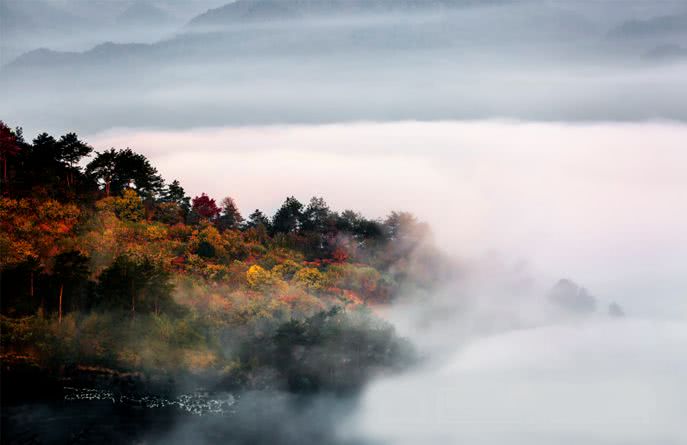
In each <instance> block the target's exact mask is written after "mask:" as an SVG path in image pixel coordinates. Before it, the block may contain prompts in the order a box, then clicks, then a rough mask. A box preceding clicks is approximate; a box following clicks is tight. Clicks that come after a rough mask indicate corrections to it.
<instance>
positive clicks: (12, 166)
mask: <svg viewBox="0 0 687 445" xmlns="http://www.w3.org/2000/svg"><path fill="white" fill-rule="evenodd" d="M0 137H1V139H0V142H1V145H0V147H1V155H2V158H1V160H2V168H3V175H2V187H1V190H2V198H0V277H1V283H0V290H1V292H2V299H1V302H2V314H3V318H2V320H3V327H2V328H3V329H2V330H3V333H2V334H3V353H6V352H8V351H10V352H12V351H13V352H22V353H26V352H27V351H33V352H32V354H34V355H37V357H38V359H40V360H43V361H44V362H51V363H61V362H64V361H69V362H86V363H100V364H107V365H108V366H116V367H124V368H127V369H139V368H141V367H143V368H152V369H157V368H174V367H179V366H180V367H184V368H187V369H195V368H201V369H215V370H218V369H224V370H225V371H226V370H229V371H227V372H229V373H230V374H232V375H233V376H234V378H238V377H236V376H237V375H240V376H241V379H242V381H253V380H252V379H254V377H251V376H252V373H253V372H257V370H258V369H263V368H264V367H274V366H277V365H276V361H278V360H276V359H275V358H274V357H277V356H281V355H280V354H283V350H282V349H280V348H283V347H284V344H283V342H284V341H285V340H284V339H285V338H288V339H289V340H288V342H287V343H289V344H290V346H289V347H293V348H301V347H302V346H303V345H302V344H301V343H303V342H305V343H307V344H309V345H311V346H312V348H313V349H312V350H313V354H320V355H317V357H319V358H317V357H315V356H311V357H307V356H303V357H302V358H301V359H299V361H298V363H292V364H290V365H289V366H288V368H289V369H291V370H292V371H293V369H297V370H302V371H303V372H305V373H306V374H308V375H311V374H312V373H313V372H314V371H313V370H314V369H315V368H316V367H317V366H316V364H317V363H319V359H320V358H322V359H323V357H330V355H327V354H325V355H322V351H321V348H320V346H317V347H316V344H317V342H318V341H323V342H330V341H334V339H335V338H338V340H344V343H345V345H343V346H342V345H340V344H338V343H337V344H336V345H335V343H336V342H335V343H331V344H332V345H333V346H332V347H334V348H335V349H336V350H337V351H339V352H338V353H337V354H339V356H338V357H339V358H341V355H343V356H345V355H347V354H349V353H350V354H354V353H355V354H357V355H355V356H354V355H350V356H349V357H348V360H349V361H350V362H351V363H354V362H356V361H360V362H364V361H365V360H366V359H365V357H367V359H369V360H370V361H371V362H370V363H372V362H374V363H376V365H379V366H382V365H383V363H382V362H384V363H386V362H388V361H389V360H391V361H393V360H392V359H391V358H389V356H388V354H390V353H391V352H390V351H396V350H397V349H398V348H397V347H396V346H393V345H394V344H396V340H395V338H394V336H393V335H392V332H393V331H389V328H388V326H385V325H384V324H383V323H381V324H380V323H378V322H376V321H374V319H375V317H374V316H373V315H372V313H370V312H369V311H368V310H367V309H366V307H367V306H368V305H370V304H384V303H386V302H388V301H390V300H391V299H393V298H394V296H395V295H396V294H397V293H398V291H399V289H401V288H403V289H407V290H414V291H417V292H419V293H421V292H422V291H427V290H428V289H430V288H431V286H432V285H433V284H434V282H435V281H436V280H438V279H440V278H441V277H442V276H443V274H445V273H446V272H445V271H446V265H445V264H444V262H443V261H442V258H441V256H440V255H438V254H437V252H436V250H435V249H434V248H433V247H432V246H431V243H428V242H427V241H428V235H429V231H428V228H427V227H426V225H425V224H423V223H420V222H419V221H417V219H416V218H415V217H414V216H412V215H411V214H409V213H405V212H393V213H391V214H390V215H389V216H388V217H387V218H386V219H384V220H373V219H368V218H365V217H363V216H362V215H360V214H359V213H357V212H354V211H351V210H346V211H343V212H337V211H334V210H332V209H330V208H329V206H328V205H327V203H326V202H325V201H324V199H322V198H319V197H313V198H312V199H310V201H308V202H307V203H302V202H300V201H299V200H297V199H296V198H295V197H288V198H286V199H285V201H284V203H283V204H282V205H281V207H280V208H279V209H277V211H276V212H275V213H274V214H273V215H271V216H268V215H267V214H265V213H264V212H263V211H261V210H259V209H256V210H255V211H253V212H252V213H251V214H250V215H248V216H247V217H245V218H244V216H243V215H241V213H240V211H239V209H238V207H237V205H236V203H235V201H234V199H232V198H231V197H230V196H227V197H224V198H223V199H221V200H220V201H219V202H218V201H217V200H216V199H215V198H213V197H210V196H208V195H206V194H204V193H203V194H200V195H199V196H195V197H193V198H191V197H190V196H188V195H187V194H186V192H185V190H184V188H183V187H182V185H181V184H180V183H179V181H177V180H173V181H171V182H166V181H165V180H164V179H163V178H162V177H161V176H160V175H159V173H158V171H157V169H156V168H155V167H154V166H153V165H152V164H151V162H150V161H149V160H148V159H147V158H146V157H145V156H143V155H141V154H139V153H136V152H134V151H133V150H131V149H129V148H126V149H119V150H118V149H114V148H112V149H109V150H106V151H103V152H96V151H95V150H94V149H93V148H92V147H91V146H89V145H88V144H87V143H86V142H85V141H82V140H81V139H80V138H79V137H78V136H77V135H76V134H73V133H69V134H66V135H64V136H61V137H53V136H51V135H48V134H46V133H43V134H40V135H38V136H37V137H36V138H35V139H34V140H33V141H31V142H27V141H26V140H25V139H24V137H23V134H22V131H21V129H20V128H17V129H11V128H9V127H8V126H7V125H5V124H4V123H0ZM335 308H340V310H341V311H342V312H341V313H337V315H336V316H335V313H330V311H332V310H334V309H335ZM361 311H362V312H361ZM354 312H355V313H358V315H356V317H362V319H364V320H367V321H366V322H364V323H362V324H360V323H358V324H357V326H359V327H358V328H355V329H357V330H358V331H360V329H361V328H360V326H363V327H364V329H362V331H360V332H359V333H358V334H354V331H355V329H353V328H351V329H353V331H351V332H350V335H348V336H347V335H344V336H338V334H337V335H334V336H331V335H324V334H322V335H320V334H316V335H315V334H314V333H313V332H315V331H313V330H312V329H314V328H306V327H307V326H315V325H312V323H313V322H314V321H313V320H320V319H319V318H317V317H318V316H319V317H324V318H321V320H343V321H340V322H337V326H339V325H340V326H339V327H338V328H336V329H340V328H341V326H353V325H354V324H355V323H354V324H351V323H350V319H349V318H348V317H349V315H346V314H352V313H354ZM318 314H320V315H318ZM322 314H330V315H328V316H324V315H322ZM361 314H363V315H361ZM313 317H315V318H313ZM123 320H128V323H129V324H124V325H122V324H121V323H122V321H123ZM346 320H348V321H346ZM299 323H300V324H299ZM303 323H304V324H303ZM123 326H126V328H125V327H123ZM317 326H322V325H321V324H318V325H317ZM304 329H305V330H304ZM317 329H319V330H318V331H317V332H325V331H321V329H320V328H317ZM332 329H334V326H332ZM336 329H334V331H332V332H335V331H336ZM306 331H307V332H309V334H308V333H307V332H306ZM327 332H330V330H327ZM132 333H135V334H132ZM304 335H305V336H306V337H307V339H306V337H304ZM311 335H315V336H314V337H310V336H311ZM113 336H114V337H113ZM285 336H286V337H285ZM265 339H269V341H267V342H266V340H265ZM317 339H319V340H317ZM355 339H357V340H355ZM372 339H374V341H373V340H372ZM358 341H361V342H363V343H366V342H367V344H363V345H361V344H356V343H351V342H358ZM370 342H372V343H370ZM379 342H381V343H379ZM258 343H262V344H264V345H269V344H273V345H280V346H274V348H276V349H274V350H273V351H272V352H269V351H268V350H271V349H270V348H271V347H270V348H268V347H267V346H265V348H267V349H264V350H257V349H255V348H252V349H250V348H249V349H246V348H247V345H254V344H258ZM375 344H376V345H377V346H374V345H375ZM299 345H300V346H299ZM361 348H362V349H361ZM365 348H368V350H369V351H372V350H373V349H375V350H379V351H380V352H379V354H373V355H372V356H368V355H365V354H363V356H361V355H360V351H364V350H366V349H365ZM389 348H391V349H389ZM287 349H288V348H287ZM306 349H307V348H306ZM38 350H40V351H43V352H41V353H37V352H36V351H38ZM247 350H248V351H252V352H251V354H248V355H249V356H250V357H249V356H248V355H247V354H246V351H247ZM399 350H400V349H399ZM241 351H242V352H241ZM279 351H281V352H279ZM315 351H319V352H315ZM356 351H357V352H356ZM275 354H276V355H275ZM394 354H395V353H394ZM394 354H392V355H393V356H394V357H395V355H394ZM332 357H333V356H332ZM373 357H374V358H373ZM327 360H329V359H327ZM337 360H338V359H337ZM380 360H381V361H380ZM376 365H375V366H376ZM332 366H333V365H332ZM287 371H288V370H287ZM287 371H285V372H287ZM289 372H291V371H288V372H287V374H288V373H289ZM332 372H334V371H332ZM351 372H352V373H353V374H356V373H357V371H354V370H352V371H351ZM237 373H238V374H237ZM296 374H297V375H296V376H295V377H294V376H287V377H284V378H285V379H286V380H288V381H289V382H290V383H289V385H290V386H291V385H292V384H293V385H295V386H296V387H299V388H300V387H304V386H303V385H305V386H308V385H315V383H313V382H314V380H313V379H315V377H312V375H311V377H312V378H311V379H310V380H308V382H310V383H304V382H300V383H298V379H299V378H301V377H303V375H302V373H301V372H300V371H299V372H297V373H296ZM335 374H336V373H335ZM364 374H365V372H362V371H361V373H360V375H364ZM289 375H290V374H289ZM337 375H338V374H337ZM356 375H357V374H356ZM323 378H324V377H322V376H320V377H317V378H316V379H315V380H318V381H319V380H322V379H323ZM294 379H296V380H294ZM325 380H326V379H325ZM354 380H355V379H354ZM294 382H295V383H294Z"/></svg>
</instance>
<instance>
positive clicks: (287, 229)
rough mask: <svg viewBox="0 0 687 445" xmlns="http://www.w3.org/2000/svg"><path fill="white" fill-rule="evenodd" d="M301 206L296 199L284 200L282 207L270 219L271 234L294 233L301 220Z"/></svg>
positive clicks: (291, 197)
mask: <svg viewBox="0 0 687 445" xmlns="http://www.w3.org/2000/svg"><path fill="white" fill-rule="evenodd" d="M302 212H303V204H301V203H300V201H298V200H297V199H296V198H294V197H293V196H290V197H288V198H286V200H285V201H284V203H283V204H282V206H281V207H280V208H279V210H277V213H275V214H274V218H272V232H273V233H295V232H297V231H298V229H299V225H300V224H299V223H300V221H301V219H302Z"/></svg>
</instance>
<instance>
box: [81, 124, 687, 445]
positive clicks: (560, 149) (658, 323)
mask: <svg viewBox="0 0 687 445" xmlns="http://www.w3.org/2000/svg"><path fill="white" fill-rule="evenodd" d="M685 131H686V130H685V127H684V125H682V124H678V123H643V124H618V123H604V124H584V125H570V124H560V123H555V124H553V123H552V124H543V123H528V122H503V121H473V122H441V123H418V122H403V123H389V124H375V123H359V124H351V125H346V124H339V125H327V126H280V127H244V128H238V129H237V128H215V129H196V130H194V131H192V132H185V131H177V132H168V131H136V130H117V131H110V132H106V133H101V134H98V135H96V136H94V137H92V138H90V140H91V141H93V142H94V144H95V145H96V147H97V148H98V149H102V148H105V147H109V146H111V145H114V146H121V145H122V144H124V142H126V143H127V144H129V145H131V146H133V147H135V148H136V149H138V150H141V151H143V152H144V153H146V155H148V156H150V157H151V158H152V159H154V160H155V162H156V164H157V165H159V166H160V169H161V171H162V172H164V174H165V175H166V176H170V177H174V176H179V177H181V178H183V179H184V182H185V183H186V184H188V185H189V189H190V190H191V191H192V192H193V193H199V192H201V191H206V192H209V193H210V194H217V195H221V194H223V193H228V192H230V193H232V194H233V196H235V197H236V199H237V201H238V203H239V205H240V207H241V208H242V210H244V211H250V210H252V209H253V208H255V207H260V208H264V209H268V210H270V211H271V210H272V209H273V208H276V207H277V206H278V204H279V198H278V196H280V195H279V192H280V191H281V190H283V189H284V187H285V184H288V189H289V190H290V191H293V192H294V193H295V194H296V196H307V195H308V194H312V193H317V194H322V195H324V196H327V197H328V200H329V201H330V202H331V203H332V204H333V205H334V206H335V207H337V208H346V207H348V206H357V208H360V209H362V210H363V211H364V212H365V213H367V214H370V215H372V216H374V215H379V216H382V215H384V214H385V213H386V212H387V211H388V210H390V209H394V208H404V209H410V210H412V211H414V212H416V213H417V214H418V216H419V217H420V218H421V219H423V220H426V221H428V222H429V223H430V224H431V226H432V228H433V232H434V241H435V242H436V243H437V244H438V245H439V246H440V248H441V249H442V250H444V251H445V252H446V253H447V254H448V255H449V256H450V257H452V258H453V261H454V262H455V263H454V264H455V272H456V273H455V278H454V279H452V280H450V281H449V282H447V283H444V285H442V286H441V287H440V288H439V289H437V290H436V291H435V292H433V293H432V294H430V295H427V294H426V293H417V292H415V290H414V289H412V288H409V289H408V290H407V292H404V294H403V295H402V296H401V297H400V298H398V299H397V300H396V301H395V303H394V304H393V305H392V306H391V307H390V308H386V309H380V314H381V315H382V316H383V317H384V318H386V319H388V320H390V321H391V322H392V323H393V324H394V325H395V327H396V329H397V331H398V333H399V334H400V335H401V336H405V337H407V338H409V339H410V340H411V342H412V343H413V344H414V345H415V347H416V348H417V350H418V351H419V352H420V354H421V356H422V361H421V363H420V364H419V365H418V366H417V367H415V368H412V369H411V370H410V371H408V372H407V373H404V374H402V375H400V376H394V377H385V378H381V379H378V380H376V381H373V382H372V383H371V384H370V385H369V386H368V387H367V388H366V389H365V391H364V392H363V393H362V394H361V396H360V398H359V399H355V400H353V399H352V400H347V401H342V400H337V399H329V398H327V399H315V400H311V401H309V402H308V403H306V404H304V405H301V407H300V409H293V407H294V406H298V402H294V401H293V400H290V399H289V398H288V396H284V395H281V396H279V397H282V398H281V399H280V400H281V402H280V403H282V402H283V403H286V405H275V412H274V413H273V414H274V416H271V415H270V414H266V417H258V418H259V419H261V420H260V422H263V421H264V422H267V424H270V425H274V427H273V429H271V430H270V431H277V432H278V433H277V435H278V437H279V438H280V440H281V441H282V443H318V442H326V443H356V444H360V443H363V444H367V443H371V444H394V445H395V444H406V443H407V444H414V443H467V444H486V445H491V444H503V443H508V444H514V445H518V444H523V445H525V444H527V445H529V444H577V443H582V442H583V443H586V444H590V445H597V444H599V445H606V444H628V443H629V444H641V445H645V444H646V445H650V444H655V443H665V444H680V443H683V442H684V441H685V440H687V436H685V433H684V428H682V415H681V412H682V411H681V408H680V407H681V406H683V405H684V403H685V402H686V401H687V393H685V392H684V391H682V390H681V382H680V376H681V375H682V374H683V373H684V372H685V371H686V370H687V361H685V359H684V358H683V355H684V354H682V353H681V351H683V350H684V348H685V346H687V323H686V322H685V315H687V307H686V306H685V303H684V290H685V288H686V287H687V282H685V274H684V271H683V270H682V268H683V267H682V265H684V264H685V261H686V260H687V238H685V236H684V230H683V227H684V226H685V224H687V219H686V218H687V207H686V206H685V202H684V199H683V196H684V192H685V190H687V183H685V177H684V175H683V170H684V169H683V166H684V165H687V159H685V153H684V150H683V147H682V141H683V140H685V138H686V137H687V135H685ZM184 147H197V149H195V150H194V151H193V153H192V154H191V153H189V152H188V151H185V150H184ZM195 172H199V173H201V174H199V175H197V174H196V173H195ZM208 177H212V178H222V179H221V180H218V181H212V182H208V179H207V178H208ZM246 183H250V184H252V185H253V186H252V187H248V188H246V187H241V186H240V185H241V184H246ZM559 279H568V280H572V281H565V282H564V285H562V287H563V291H565V290H566V289H572V291H571V292H572V293H571V294H569V295H568V296H567V297H569V298H572V299H573V300H572V301H570V300H569V301H567V303H566V302H565V301H564V303H566V304H560V301H561V300H560V299H559V300H556V298H555V296H553V297H552V295H555V293H552V287H553V286H554V285H556V283H557V282H558V280H559ZM573 282H574V283H573ZM577 284H579V285H580V286H583V287H585V288H586V289H581V288H578V287H577ZM559 286H561V284H560V283H559ZM559 291H560V289H559ZM567 297H566V298H567ZM575 299H578V301H576V300H575ZM578 303H579V304H578ZM248 400H250V399H248ZM251 403H252V402H251ZM256 403H257V404H258V406H259V404H260V403H259V402H256ZM279 406H281V407H282V408H283V407H284V406H287V407H288V408H284V409H283V410H281V411H280V408H279ZM287 412H288V414H286V413H287ZM276 418H278V419H280V421H279V422H276V423H274V422H275V420H274V419H276ZM208 422H210V423H208ZM245 425H247V426H246V428H247V430H245V431H244V433H245V435H243V434H238V435H234V436H231V434H230V433H229V431H230V430H227V429H226V425H222V426H218V425H216V424H215V423H212V421H210V420H202V421H200V420H194V419H191V420H188V421H186V422H182V423H181V424H180V426H179V428H178V429H173V430H172V432H170V433H169V434H168V435H165V436H163V438H162V439H160V440H161V441H162V442H166V441H169V440H174V439H177V440H181V441H182V442H183V441H184V440H191V439H192V440H194V441H201V442H202V441H206V442H207V443H212V440H213V439H212V437H213V436H211V435H208V434H209V433H208V431H215V432H217V431H222V432H223V433H221V434H224V433H227V434H228V435H229V436H231V437H234V439H235V440H236V441H237V443H242V442H241V440H244V439H245V438H246V437H249V438H250V439H245V440H258V442H260V441H261V440H262V441H263V443H270V441H274V440H276V439H275V436H273V435H269V434H267V435H265V434H255V431H262V430H260V428H258V427H257V426H255V424H254V423H252V422H248V421H247V423H246V424H245ZM251 425H252V426H251ZM251 428H253V430H251ZM234 431H235V430H234ZM251 431H252V432H251ZM263 433H264V432H263ZM256 438H258V439H256ZM243 443H245V442H243Z"/></svg>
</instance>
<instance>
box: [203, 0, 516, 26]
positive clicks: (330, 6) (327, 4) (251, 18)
mask: <svg viewBox="0 0 687 445" xmlns="http://www.w3.org/2000/svg"><path fill="white" fill-rule="evenodd" d="M510 1H511V0H237V1H235V2H233V3H228V4H226V5H224V6H221V7H219V8H215V9H210V10H208V11H207V12H205V13H203V14H200V15H199V16H197V17H195V18H194V19H192V20H191V21H190V22H189V26H190V27H202V26H217V25H226V24H232V23H237V22H255V21H263V20H265V21H270V20H291V19H297V18H305V17H308V16H317V15H323V14H346V13H348V14H356V13H358V14H360V13H378V14H379V13H391V12H402V11H419V10H432V9H446V8H456V7H461V6H478V5H485V4H503V3H508V2H510Z"/></svg>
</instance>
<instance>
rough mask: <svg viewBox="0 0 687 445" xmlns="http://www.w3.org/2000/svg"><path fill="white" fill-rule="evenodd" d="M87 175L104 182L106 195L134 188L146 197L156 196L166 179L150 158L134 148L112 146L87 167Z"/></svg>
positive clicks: (99, 154)
mask: <svg viewBox="0 0 687 445" xmlns="http://www.w3.org/2000/svg"><path fill="white" fill-rule="evenodd" d="M86 174H87V175H89V176H91V177H92V178H94V179H95V180H96V181H97V182H98V183H100V184H102V185H103V189H104V191H105V195H106V196H110V194H119V193H121V192H122V191H123V190H124V189H125V188H132V189H134V190H136V192H137V193H138V194H139V195H140V196H141V197H143V198H144V199H147V198H153V197H155V196H157V195H158V194H159V193H160V192H161V191H162V185H163V181H162V178H161V177H160V175H159V174H158V173H157V170H156V169H155V168H154V167H153V166H152V165H151V164H150V161H148V159H147V158H146V157H145V156H143V155H141V154H138V153H135V152H133V151H132V150H131V149H130V148H127V149H125V150H119V151H117V150H115V149H114V148H111V149H110V150H106V151H104V152H102V153H100V152H99V153H97V154H96V157H95V158H94V159H93V160H92V161H91V162H90V163H89V164H88V165H87V166H86Z"/></svg>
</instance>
